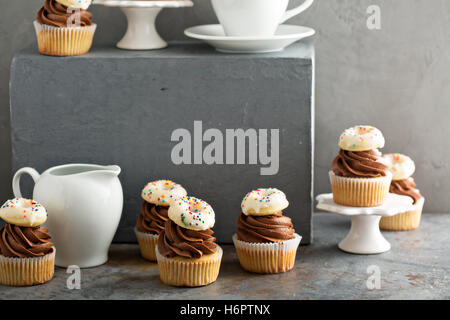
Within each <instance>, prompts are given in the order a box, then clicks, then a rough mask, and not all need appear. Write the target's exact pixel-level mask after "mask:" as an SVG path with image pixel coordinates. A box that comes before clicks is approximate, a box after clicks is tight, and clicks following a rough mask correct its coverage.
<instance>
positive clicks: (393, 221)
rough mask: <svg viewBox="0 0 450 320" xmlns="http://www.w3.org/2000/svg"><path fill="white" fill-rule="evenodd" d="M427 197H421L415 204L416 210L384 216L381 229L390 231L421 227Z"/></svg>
mask: <svg viewBox="0 0 450 320" xmlns="http://www.w3.org/2000/svg"><path fill="white" fill-rule="evenodd" d="M424 203H425V198H423V197H422V198H420V199H419V201H418V202H417V203H416V204H415V208H416V209H415V210H413V211H408V212H405V213H401V214H397V215H395V216H392V217H382V218H381V220H380V229H381V230H389V231H408V230H413V229H416V228H417V227H419V225H420V218H421V216H422V209H423V205H424Z"/></svg>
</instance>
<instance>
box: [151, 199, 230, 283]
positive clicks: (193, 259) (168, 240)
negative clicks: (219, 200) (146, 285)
mask: <svg viewBox="0 0 450 320" xmlns="http://www.w3.org/2000/svg"><path fill="white" fill-rule="evenodd" d="M169 218H170V220H168V221H167V222H166V225H165V229H164V230H163V231H162V232H161V234H160V236H159V239H158V247H157V251H156V256H157V258H158V269H159V274H160V277H161V281H162V282H164V283H166V284H169V285H172V286H186V287H199V286H204V285H207V284H210V283H212V282H214V281H216V279H217V277H218V275H219V269H220V262H221V260H222V253H223V252H222V248H220V247H219V246H218V245H217V244H216V243H215V241H216V238H214V237H213V234H214V232H213V231H212V230H211V228H212V227H213V226H214V223H215V214H214V210H213V209H212V208H211V206H210V205H209V204H208V203H206V202H205V201H203V200H200V199H197V198H194V197H183V198H180V199H177V200H176V201H174V202H173V205H172V206H171V207H170V208H169Z"/></svg>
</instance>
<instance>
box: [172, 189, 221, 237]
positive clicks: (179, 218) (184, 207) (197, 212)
mask: <svg viewBox="0 0 450 320" xmlns="http://www.w3.org/2000/svg"><path fill="white" fill-rule="evenodd" d="M215 217H216V215H215V213H214V210H213V208H212V207H211V206H210V205H209V204H208V203H207V202H206V201H203V200H201V199H197V198H195V197H187V196H185V197H182V198H178V199H175V200H174V201H173V202H172V205H171V206H170V208H169V219H170V220H172V221H173V222H175V223H176V224H177V225H179V226H180V227H182V228H185V229H190V230H207V229H210V228H212V227H214V223H215V222H216V219H215Z"/></svg>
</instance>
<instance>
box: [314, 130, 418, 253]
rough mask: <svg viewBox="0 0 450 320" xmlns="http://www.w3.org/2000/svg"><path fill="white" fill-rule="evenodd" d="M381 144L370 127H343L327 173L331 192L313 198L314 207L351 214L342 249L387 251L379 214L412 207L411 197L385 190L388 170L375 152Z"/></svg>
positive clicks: (389, 174) (388, 245) (355, 251)
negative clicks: (334, 155) (336, 153)
mask: <svg viewBox="0 0 450 320" xmlns="http://www.w3.org/2000/svg"><path fill="white" fill-rule="evenodd" d="M383 146H384V137H383V135H382V134H381V132H380V131H379V130H378V129H376V128H374V127H372V126H354V127H352V128H349V129H347V130H345V131H344V132H343V133H342V135H341V136H340V138H339V147H340V148H341V150H340V151H339V154H338V156H337V157H336V158H335V159H334V160H333V162H332V165H331V171H330V172H329V176H330V182H331V189H332V193H331V194H321V195H319V196H317V197H316V199H317V201H318V204H317V208H318V209H320V210H325V211H328V212H332V213H337V214H340V215H344V216H349V217H351V222H352V224H351V228H350V231H349V232H348V234H347V236H346V237H345V238H344V239H343V240H342V241H341V242H340V243H339V245H338V246H339V248H340V249H341V250H343V251H345V252H349V253H355V254H377V253H382V252H386V251H389V250H390V249H391V245H390V243H389V242H388V241H387V240H386V239H385V238H384V237H383V235H382V234H381V232H380V227H379V223H380V219H381V217H392V216H395V215H397V214H400V213H404V212H408V211H411V210H413V209H414V205H413V199H412V198H411V197H409V196H405V195H399V194H393V193H389V188H390V185H391V180H392V173H391V172H390V171H389V166H388V165H387V164H386V161H385V160H384V159H383V158H382V155H381V153H380V152H379V151H378V149H379V148H382V147H383Z"/></svg>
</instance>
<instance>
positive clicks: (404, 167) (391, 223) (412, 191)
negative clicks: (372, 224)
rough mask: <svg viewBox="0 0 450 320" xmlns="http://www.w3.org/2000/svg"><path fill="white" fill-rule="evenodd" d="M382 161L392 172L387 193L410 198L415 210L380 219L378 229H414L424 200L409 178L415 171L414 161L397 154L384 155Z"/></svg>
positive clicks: (417, 223)
mask: <svg viewBox="0 0 450 320" xmlns="http://www.w3.org/2000/svg"><path fill="white" fill-rule="evenodd" d="M383 159H384V160H385V162H386V164H387V165H388V166H389V170H390V171H391V172H392V182H391V186H390V188H389V192H391V193H395V194H399V195H403V196H408V197H411V198H412V199H413V201H414V206H415V209H414V210H413V211H408V212H405V213H402V214H398V215H395V216H392V217H382V218H381V220H380V228H381V229H382V230H392V231H406V230H412V229H416V228H417V227H418V226H419V224H420V218H421V216H422V209H423V205H424V203H425V198H424V197H422V195H421V194H420V191H419V190H418V189H416V183H415V182H414V179H413V178H412V177H411V176H412V175H413V173H414V171H415V169H416V166H415V164H414V161H412V160H411V158H410V157H408V156H405V155H403V154H399V153H395V154H392V153H391V154H385V155H384V156H383Z"/></svg>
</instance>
